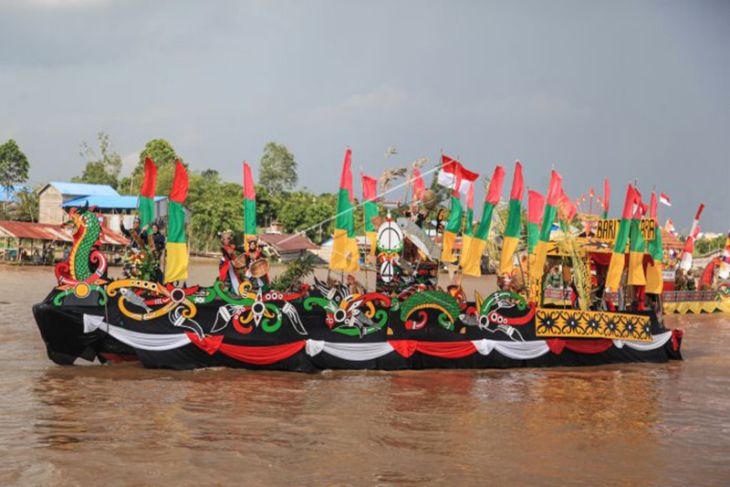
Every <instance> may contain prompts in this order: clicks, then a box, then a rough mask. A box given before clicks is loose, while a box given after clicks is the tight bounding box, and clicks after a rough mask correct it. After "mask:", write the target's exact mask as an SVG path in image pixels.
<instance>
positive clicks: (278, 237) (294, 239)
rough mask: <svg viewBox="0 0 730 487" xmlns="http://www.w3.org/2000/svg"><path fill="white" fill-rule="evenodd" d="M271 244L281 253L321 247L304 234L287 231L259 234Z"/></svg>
mask: <svg viewBox="0 0 730 487" xmlns="http://www.w3.org/2000/svg"><path fill="white" fill-rule="evenodd" d="M258 237H259V238H260V239H261V240H262V241H264V242H265V243H267V244H268V245H271V246H272V247H273V248H274V250H276V251H277V252H279V253H286V252H298V251H302V250H315V249H317V248H319V247H317V245H315V244H314V243H313V242H312V241H311V240H309V239H308V238H307V237H305V236H304V235H298V234H297V235H288V234H286V233H263V234H261V235H259V236H258Z"/></svg>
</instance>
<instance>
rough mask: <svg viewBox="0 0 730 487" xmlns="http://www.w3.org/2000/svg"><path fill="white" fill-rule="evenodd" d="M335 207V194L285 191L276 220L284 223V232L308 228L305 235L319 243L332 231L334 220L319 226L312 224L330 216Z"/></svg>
mask: <svg viewBox="0 0 730 487" xmlns="http://www.w3.org/2000/svg"><path fill="white" fill-rule="evenodd" d="M336 208H337V196H336V195H334V194H331V193H324V194H321V195H315V194H313V193H311V192H309V191H297V192H294V193H287V194H286V196H285V197H283V198H282V200H281V203H280V207H279V213H278V221H279V222H280V223H281V224H282V225H284V228H285V230H286V232H288V233H294V232H298V231H301V230H304V229H308V230H307V232H306V234H307V237H309V238H310V239H312V240H313V241H314V242H317V243H321V242H322V241H323V240H325V239H327V238H329V236H330V234H331V233H332V231H333V230H332V229H333V225H334V221H330V222H328V223H327V224H325V225H322V226H321V227H319V228H312V229H309V228H310V227H312V226H313V225H316V224H317V223H319V222H321V221H323V220H326V219H328V218H332V217H333V216H334V215H335V211H336Z"/></svg>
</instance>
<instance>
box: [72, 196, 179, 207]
mask: <svg viewBox="0 0 730 487" xmlns="http://www.w3.org/2000/svg"><path fill="white" fill-rule="evenodd" d="M137 199H138V198H137V197H136V196H123V195H116V196H114V195H89V196H82V197H80V198H74V199H72V200H68V201H67V202H65V203H64V204H63V205H61V206H63V207H64V208H81V207H83V206H86V205H87V204H88V205H89V206H95V207H97V208H98V209H102V210H111V209H113V210H134V209H135V208H137ZM163 199H165V196H155V201H160V200H163Z"/></svg>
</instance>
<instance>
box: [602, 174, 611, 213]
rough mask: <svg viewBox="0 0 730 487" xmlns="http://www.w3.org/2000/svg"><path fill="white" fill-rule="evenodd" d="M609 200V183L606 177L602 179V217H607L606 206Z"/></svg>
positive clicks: (608, 204) (607, 206)
mask: <svg viewBox="0 0 730 487" xmlns="http://www.w3.org/2000/svg"><path fill="white" fill-rule="evenodd" d="M610 200H611V183H609V182H608V178H606V179H604V180H603V219H604V220H605V219H606V218H608V208H609V206H610Z"/></svg>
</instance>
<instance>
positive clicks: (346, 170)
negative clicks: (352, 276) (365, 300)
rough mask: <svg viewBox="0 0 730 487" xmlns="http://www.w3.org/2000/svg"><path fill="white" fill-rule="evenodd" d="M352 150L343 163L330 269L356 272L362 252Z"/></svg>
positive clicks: (347, 152) (346, 154)
mask: <svg viewBox="0 0 730 487" xmlns="http://www.w3.org/2000/svg"><path fill="white" fill-rule="evenodd" d="M351 166H352V151H351V150H350V149H349V148H348V149H347V150H346V151H345V160H344V162H343V163H342V177H341V178H340V191H339V193H338V194H337V216H336V217H335V233H334V239H333V243H332V258H331V259H330V269H332V270H340V271H345V272H355V271H357V270H359V269H360V264H359V262H358V261H359V258H360V252H359V251H358V248H357V240H356V239H355V218H354V213H355V211H354V210H355V209H354V202H355V198H354V196H353V193H352V170H351Z"/></svg>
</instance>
